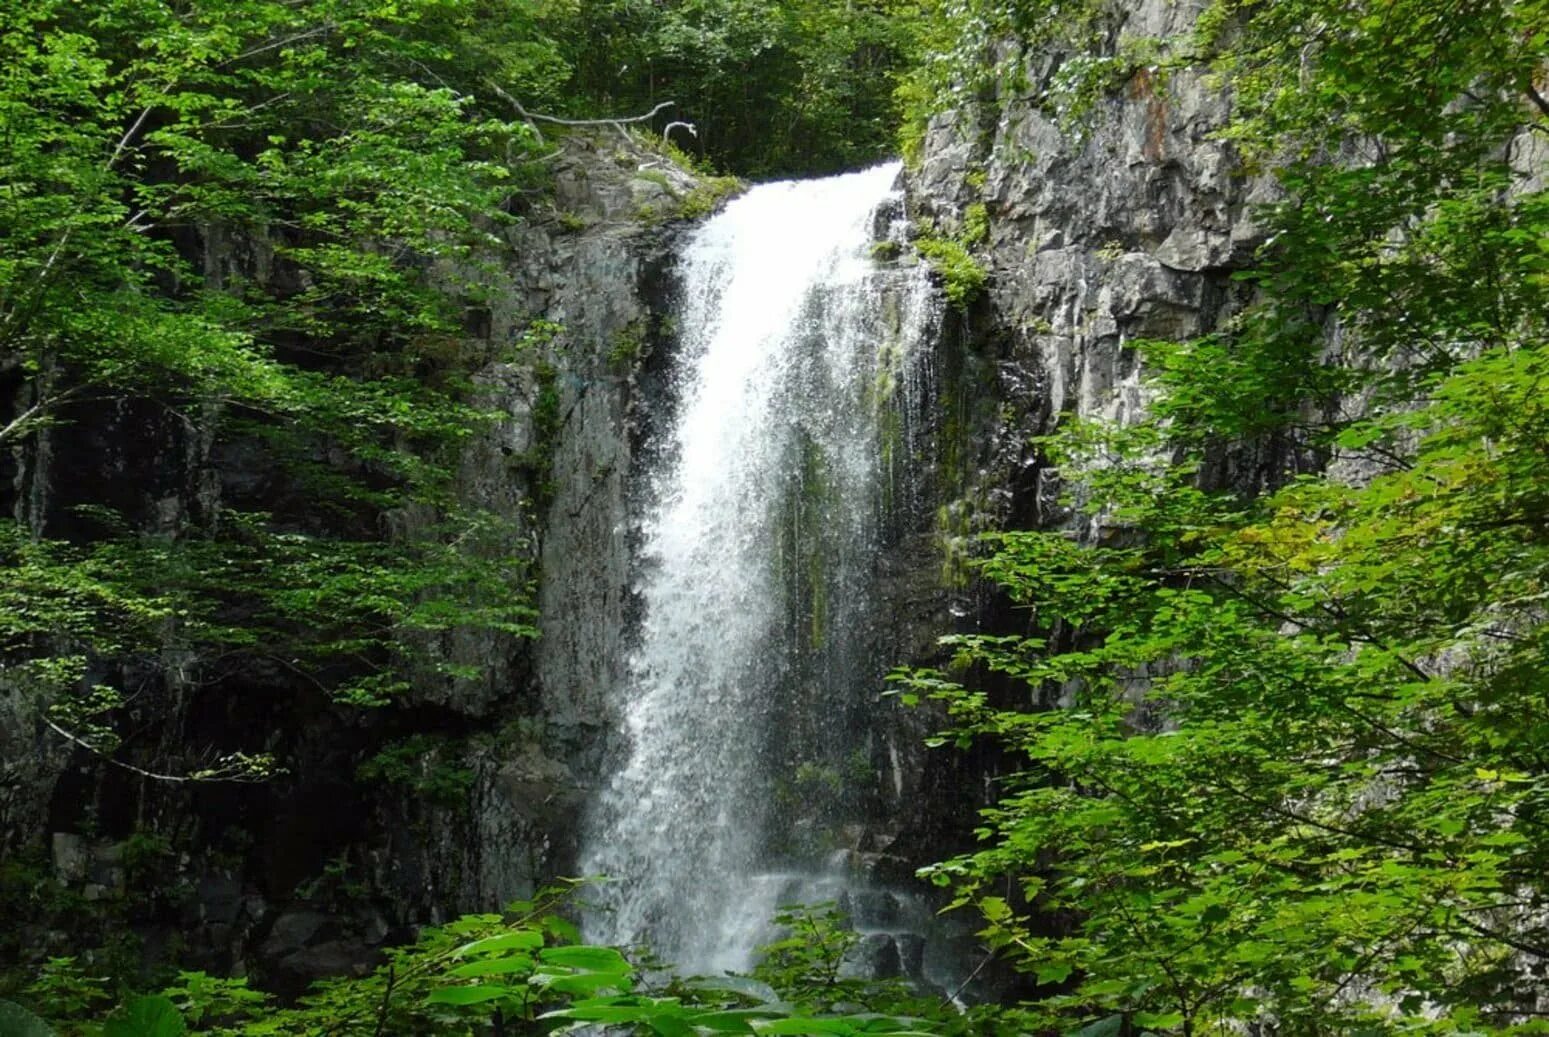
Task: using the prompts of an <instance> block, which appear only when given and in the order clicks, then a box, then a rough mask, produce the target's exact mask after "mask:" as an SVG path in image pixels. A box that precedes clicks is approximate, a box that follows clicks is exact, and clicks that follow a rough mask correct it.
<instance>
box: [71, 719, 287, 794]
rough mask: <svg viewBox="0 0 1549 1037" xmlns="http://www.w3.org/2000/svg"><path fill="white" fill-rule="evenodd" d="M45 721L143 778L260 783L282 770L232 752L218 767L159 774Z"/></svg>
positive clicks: (73, 742)
mask: <svg viewBox="0 0 1549 1037" xmlns="http://www.w3.org/2000/svg"><path fill="white" fill-rule="evenodd" d="M43 722H44V723H45V724H47V725H48V726H49V727H51V728H53V729H54V732H55V733H56V734H57V735H59V737H61V738H63V739H64V740H65V741H67V742H69V743H70V744H71V745H75V746H79V747H80V748H82V749H85V750H86V751H87V752H89V753H91V754H93V755H94V756H96V757H98V758H99V759H101V760H103V761H105V762H107V763H110V764H112V765H113V766H115V767H119V768H122V769H123V770H126V771H128V772H129V773H131V774H138V775H139V776H140V777H142V778H150V779H152V780H154V781H171V782H177V783H179V784H182V783H185V782H196V781H210V782H215V781H229V782H238V781H240V782H256V781H263V780H264V779H265V778H267V777H269V776H271V775H273V774H275V773H278V772H277V771H276V770H275V769H274V768H273V762H272V761H271V760H270V759H269V758H268V757H267V756H251V755H249V754H247V753H230V754H228V755H226V756H222V757H220V758H219V759H218V760H216V763H217V764H218V765H219V766H216V767H206V768H204V769H203V770H197V771H194V772H193V773H191V774H159V773H157V772H156V771H148V770H146V769H145V768H143V767H136V766H135V765H134V764H132V763H125V762H124V761H123V760H116V759H114V758H113V757H111V756H109V755H108V754H107V753H104V752H103V751H102V750H101V749H99V748H98V747H97V746H95V745H92V744H91V743H90V742H88V741H86V739H84V738H81V737H80V736H79V735H77V734H75V733H74V732H72V731H68V730H66V729H65V728H63V727H60V726H59V725H58V724H56V723H54V721H53V720H50V719H49V718H48V717H44V718H43Z"/></svg>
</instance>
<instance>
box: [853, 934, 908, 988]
mask: <svg viewBox="0 0 1549 1037" xmlns="http://www.w3.org/2000/svg"><path fill="white" fill-rule="evenodd" d="M844 970H845V972H846V974H848V975H850V976H854V977H855V978H857V979H898V978H899V977H901V976H903V975H904V968H903V962H902V960H901V959H900V958H899V955H898V944H897V943H896V942H895V941H894V939H893V937H892V936H890V935H888V934H887V933H869V934H867V935H866V936H862V937H861V939H860V942H859V943H857V944H856V945H855V946H854V947H853V948H851V950H850V953H849V954H848V955H846V956H845V962H844Z"/></svg>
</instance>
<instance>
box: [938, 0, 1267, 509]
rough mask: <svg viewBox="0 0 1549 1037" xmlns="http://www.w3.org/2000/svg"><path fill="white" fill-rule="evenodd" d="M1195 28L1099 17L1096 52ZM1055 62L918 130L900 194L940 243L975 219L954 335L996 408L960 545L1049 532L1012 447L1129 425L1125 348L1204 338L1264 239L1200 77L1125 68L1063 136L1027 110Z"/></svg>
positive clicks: (1048, 501)
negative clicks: (973, 257)
mask: <svg viewBox="0 0 1549 1037" xmlns="http://www.w3.org/2000/svg"><path fill="white" fill-rule="evenodd" d="M1195 13H1196V12H1194V11H1193V10H1192V9H1191V8H1190V7H1189V5H1183V4H1175V3H1170V2H1167V0H1143V2H1140V3H1136V4H1133V5H1124V6H1123V7H1120V5H1110V7H1109V8H1108V12H1107V14H1106V15H1105V16H1104V25H1105V27H1106V30H1107V31H1106V42H1107V46H1106V47H1105V48H1104V49H1105V50H1107V51H1108V52H1109V53H1118V52H1120V50H1121V48H1122V47H1123V46H1124V44H1125V42H1126V41H1130V40H1138V39H1146V38H1156V37H1167V36H1174V35H1180V34H1184V33H1187V32H1188V31H1189V30H1190V28H1191V26H1192V22H1193V18H1194V17H1195ZM1065 57H1067V55H1064V54H1061V53H1058V52H1057V51H1052V50H1051V51H1050V52H1049V53H1046V54H1042V55H1034V56H1033V57H1032V58H1031V59H1030V61H1029V70H1028V71H1029V78H1030V80H1032V82H1033V84H1034V86H1033V88H1032V89H1030V90H1028V91H1026V92H1025V93H1019V94H1017V95H1015V96H1010V95H1007V96H994V97H988V98H984V99H982V100H981V101H980V102H979V103H977V104H974V105H972V106H967V107H965V108H963V109H960V110H958V111H954V112H949V113H945V114H943V115H941V116H939V117H937V118H936V119H935V120H933V122H932V123H931V125H930V127H929V131H928V134H927V138H926V141H925V146H924V154H923V159H922V161H921V163H920V165H919V168H918V169H917V170H916V172H915V174H914V176H913V178H912V181H911V204H912V205H913V206H914V207H915V209H916V210H917V211H918V212H919V213H920V214H921V215H923V216H925V217H928V218H931V219H933V220H934V221H935V222H936V223H937V225H938V227H940V228H941V229H943V230H945V231H946V232H948V233H951V232H954V231H957V230H959V229H960V228H961V227H962V222H963V219H964V215H965V213H966V211H967V210H968V207H969V206H971V205H976V204H982V205H983V206H984V207H985V211H986V213H987V215H988V217H989V221H988V222H989V237H988V241H987V243H986V244H985V246H984V248H983V250H982V252H981V258H982V259H983V260H984V261H985V264H986V266H987V269H988V273H989V280H988V285H987V289H986V292H985V293H984V297H983V298H982V299H980V300H979V301H978V302H977V303H976V305H975V306H974V307H973V308H972V310H971V312H970V313H969V314H968V315H967V316H966V318H965V319H966V321H967V324H968V332H967V337H968V338H969V339H970V340H971V341H972V342H974V343H976V353H977V356H978V358H979V359H980V361H981V363H982V364H983V365H984V366H985V368H986V371H985V379H984V384H982V385H981V387H980V392H981V393H982V394H984V395H985V396H988V397H990V398H993V399H996V400H999V401H1002V402H1003V403H1004V404H1005V405H1004V406H1002V407H1001V408H1000V409H999V410H998V412H996V413H994V414H992V415H989V418H990V420H989V421H988V423H987V424H986V425H984V426H981V434H982V441H983V442H984V444H985V445H984V447H983V449H981V450H979V451H978V453H977V455H976V457H975V458H974V461H973V463H972V465H971V467H972V471H971V472H969V473H968V475H967V477H966V478H965V480H964V486H965V490H966V494H967V498H966V499H965V501H963V502H962V503H961V505H960V506H961V508H962V509H963V510H964V511H965V512H966V513H967V515H966V517H965V518H964V520H963V523H964V525H965V526H970V527H973V528H980V527H995V526H1003V525H1006V524H1008V523H1009V524H1012V525H1022V526H1025V525H1044V524H1048V523H1058V522H1061V521H1063V520H1064V518H1065V516H1064V515H1063V514H1062V513H1061V511H1060V509H1059V508H1058V507H1057V506H1056V504H1055V493H1056V488H1055V487H1054V486H1053V485H1052V482H1051V480H1050V478H1049V476H1048V473H1046V472H1045V470H1044V468H1043V466H1042V464H1041V462H1040V459H1039V457H1038V455H1037V453H1036V451H1035V450H1034V449H1033V447H1032V446H1031V445H1030V444H1029V440H1030V439H1031V437H1033V436H1037V435H1040V434H1043V433H1046V432H1048V431H1049V430H1050V428H1051V427H1052V426H1053V424H1054V422H1055V421H1056V420H1057V419H1058V418H1059V416H1061V415H1071V416H1079V417H1091V418H1104V419H1111V420H1119V421H1123V420H1125V419H1126V418H1130V417H1134V416H1135V415H1137V414H1138V413H1139V412H1140V411H1141V410H1142V409H1143V408H1144V407H1145V404H1146V388H1145V386H1144V384H1143V382H1142V379H1141V370H1140V361H1139V356H1138V354H1137V353H1136V351H1135V350H1134V349H1132V348H1131V347H1130V345H1129V344H1130V343H1131V342H1133V341H1134V340H1137V339H1145V338H1160V339H1184V338H1189V337H1194V336H1198V335H1201V334H1204V333H1207V332H1209V331H1210V330H1212V329H1213V328H1215V327H1216V326H1217V325H1218V324H1219V323H1220V322H1221V320H1222V319H1223V318H1224V317H1226V316H1227V315H1229V314H1230V313H1232V312H1233V311H1234V310H1236V309H1238V308H1240V307H1241V306H1242V305H1243V304H1244V303H1245V302H1246V301H1247V299H1246V295H1245V290H1244V289H1243V288H1242V287H1241V286H1240V285H1238V284H1234V282H1233V281H1232V274H1233V273H1234V272H1235V271H1237V270H1239V269H1242V268H1244V267H1246V266H1247V265H1248V264H1249V262H1250V261H1251V259H1252V257H1253V254H1254V251H1255V250H1256V249H1257V247H1258V246H1259V245H1260V244H1261V243H1262V242H1263V240H1264V231H1263V228H1262V227H1261V226H1260V225H1259V224H1258V223H1257V222H1256V221H1255V219H1254V210H1255V207H1256V206H1258V205H1259V204H1262V203H1264V202H1267V201H1270V200H1272V199H1273V198H1274V197H1275V191H1276V188H1275V185H1274V182H1273V181H1272V180H1271V179H1268V178H1265V177H1257V176H1247V175H1245V174H1244V173H1243V171H1242V169H1241V168H1240V166H1239V164H1238V163H1237V161H1236V158H1235V155H1234V153H1233V150H1232V148H1231V146H1230V145H1229V144H1228V143H1226V142H1223V141H1221V140H1218V139H1216V137H1215V136H1214V134H1215V131H1217V130H1219V129H1220V128H1221V127H1222V126H1223V125H1224V123H1225V121H1226V119H1227V117H1228V115H1229V113H1230V99H1229V97H1228V96H1227V95H1225V94H1224V93H1223V92H1222V91H1221V89H1220V87H1219V85H1218V84H1211V83H1208V82H1206V81H1205V79H1204V76H1203V74H1202V73H1201V72H1199V71H1197V70H1193V69H1186V68H1185V69H1176V70H1169V71H1168V72H1167V73H1166V74H1165V75H1163V74H1160V73H1158V72H1157V71H1156V70H1154V69H1151V68H1145V67H1142V68H1138V69H1136V70H1134V71H1133V72H1132V73H1131V74H1130V75H1129V76H1128V78H1127V79H1126V80H1125V81H1124V82H1123V84H1122V85H1121V86H1120V88H1119V89H1117V90H1115V91H1110V92H1108V93H1106V94H1104V95H1103V96H1101V97H1099V98H1097V99H1096V100H1095V101H1094V103H1093V106H1092V108H1091V110H1090V111H1088V112H1086V113H1084V114H1083V115H1081V116H1079V117H1077V118H1074V119H1062V118H1061V117H1060V116H1059V115H1058V114H1056V113H1055V112H1054V111H1052V110H1049V109H1048V108H1047V107H1045V106H1042V105H1040V104H1039V103H1038V102H1036V101H1033V100H1029V97H1038V96H1039V95H1040V94H1041V92H1042V91H1041V90H1040V89H1039V86H1038V84H1040V83H1042V84H1047V83H1048V82H1049V80H1050V79H1051V78H1052V77H1053V75H1054V73H1055V71H1056V70H1057V69H1058V68H1059V66H1060V64H1061V63H1062V61H1063V60H1064V59H1065ZM1261 460H1266V461H1267V459H1256V458H1252V457H1241V458H1233V459H1231V460H1230V462H1229V465H1228V468H1227V469H1226V470H1223V471H1222V472H1220V473H1219V477H1220V478H1222V479H1225V480H1232V481H1235V482H1237V483H1239V484H1243V483H1248V484H1251V481H1252V480H1254V479H1255V478H1256V473H1255V471H1254V469H1255V468H1257V467H1258V466H1259V464H1260V463H1261Z"/></svg>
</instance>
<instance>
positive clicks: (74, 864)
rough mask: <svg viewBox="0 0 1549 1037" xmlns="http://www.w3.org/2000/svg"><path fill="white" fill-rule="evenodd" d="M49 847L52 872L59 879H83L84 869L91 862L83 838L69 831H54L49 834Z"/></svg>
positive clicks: (66, 880)
mask: <svg viewBox="0 0 1549 1037" xmlns="http://www.w3.org/2000/svg"><path fill="white" fill-rule="evenodd" d="M50 848H51V849H52V851H53V859H54V874H55V875H57V876H59V881H61V882H66V883H73V882H81V881H84V880H85V878H86V869H87V866H88V865H89V864H90V862H91V855H90V853H89V851H88V850H87V846H86V840H85V839H83V838H82V837H81V836H78V835H75V834H73V833H71V832H55V833H54V834H53V835H52V836H50Z"/></svg>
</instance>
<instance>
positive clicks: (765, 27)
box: [543, 0, 919, 177]
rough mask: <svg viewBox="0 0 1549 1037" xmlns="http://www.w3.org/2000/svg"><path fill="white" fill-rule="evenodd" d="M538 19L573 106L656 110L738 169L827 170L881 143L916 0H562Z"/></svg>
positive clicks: (852, 163)
mask: <svg viewBox="0 0 1549 1037" xmlns="http://www.w3.org/2000/svg"><path fill="white" fill-rule="evenodd" d="M543 28H544V30H545V32H547V33H548V34H549V35H550V36H551V37H552V38H553V39H554V40H555V41H556V43H557V45H558V48H559V51H560V53H561V54H562V55H563V56H564V59H565V60H566V61H567V62H568V63H569V64H570V65H571V67H573V68H574V70H575V72H574V76H573V78H572V79H571V85H572V87H573V89H574V90H575V96H576V98H577V99H578V102H579V103H580V104H584V105H585V106H586V107H587V108H588V109H589V110H595V109H598V108H601V109H604V110H607V111H612V112H620V113H628V114H634V113H635V112H637V111H639V112H643V111H648V110H649V109H650V108H651V107H652V106H654V105H655V104H657V103H658V102H660V101H663V100H672V101H675V102H676V106H675V107H673V108H672V109H670V110H669V112H668V113H667V114H665V115H664V116H661V117H659V118H660V119H661V123H662V124H665V123H666V121H667V120H668V119H676V120H684V121H687V122H691V123H693V124H694V125H695V127H696V130H697V135H696V136H693V137H690V136H688V135H687V134H686V133H684V132H683V131H681V130H680V131H675V132H674V134H673V138H672V139H673V141H674V142H675V143H676V144H678V145H680V146H683V145H689V146H691V149H692V150H696V151H698V152H699V153H701V154H703V155H706V156H708V157H709V158H711V159H712V160H713V161H714V162H715V163H716V164H718V165H720V166H722V167H723V168H726V169H730V170H734V171H736V172H737V173H739V174H741V175H744V176H754V177H768V176H772V175H777V174H784V175H790V174H795V173H820V172H837V171H839V170H842V169H847V168H854V167H856V166H859V165H862V164H865V163H868V162H874V161H877V160H878V159H880V158H882V157H884V156H885V155H887V154H888V153H889V152H890V151H891V150H892V143H893V134H894V127H895V125H896V122H897V107H896V102H895V101H894V98H893V88H894V84H895V81H896V79H897V77H898V76H900V75H901V74H902V73H903V72H905V71H906V70H907V69H908V68H909V67H910V66H911V65H912V64H913V62H914V60H915V53H916V51H915V46H916V34H917V32H918V28H919V10H918V5H917V4H916V3H914V2H913V0H858V2H855V3H850V4H845V5H835V4H832V3H827V2H820V0H671V2H666V3H653V2H648V0H571V2H569V3H563V4H552V5H548V6H547V9H546V10H545V13H544V16H543Z"/></svg>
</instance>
